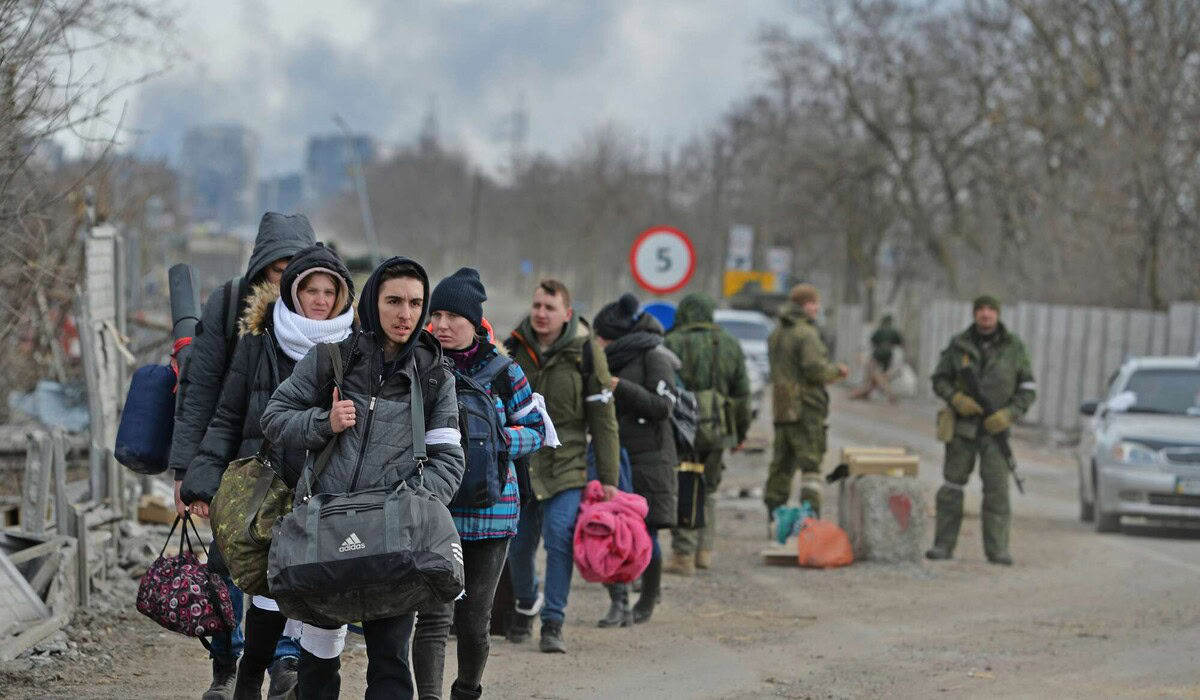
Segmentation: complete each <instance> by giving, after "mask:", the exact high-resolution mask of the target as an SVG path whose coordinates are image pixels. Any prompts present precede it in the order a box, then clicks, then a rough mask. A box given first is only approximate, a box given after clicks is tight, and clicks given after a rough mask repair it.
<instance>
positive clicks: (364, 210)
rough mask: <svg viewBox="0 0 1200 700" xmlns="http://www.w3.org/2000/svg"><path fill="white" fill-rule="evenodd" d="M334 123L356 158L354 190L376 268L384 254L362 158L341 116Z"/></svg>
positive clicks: (335, 115) (334, 117) (334, 116)
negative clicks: (377, 234) (369, 197)
mask: <svg viewBox="0 0 1200 700" xmlns="http://www.w3.org/2000/svg"><path fill="white" fill-rule="evenodd" d="M333 122H334V123H335V124H337V125H338V128H340V129H341V130H342V133H343V134H345V135H346V142H347V144H349V146H350V151H351V153H352V155H353V156H354V189H356V190H358V208H359V211H360V212H361V214H362V222H363V231H364V232H365V233H366V235H367V245H368V246H370V248H371V266H372V267H376V266H378V265H379V264H380V263H382V262H383V253H382V252H380V250H379V238H378V236H376V235H375V219H374V218H372V217H371V200H370V199H368V197H367V176H366V173H365V172H364V171H363V163H362V157H361V156H360V155H359V153H358V149H357V148H355V147H354V135H353V134H352V133H351V132H350V126H349V125H348V124H346V120H345V119H342V117H341V115H340V114H334V115H333Z"/></svg>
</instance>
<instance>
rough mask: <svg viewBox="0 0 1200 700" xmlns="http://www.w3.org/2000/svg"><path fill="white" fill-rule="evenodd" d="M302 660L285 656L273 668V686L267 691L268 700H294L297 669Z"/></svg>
mask: <svg viewBox="0 0 1200 700" xmlns="http://www.w3.org/2000/svg"><path fill="white" fill-rule="evenodd" d="M299 663H300V660H299V659H297V658H295V657H294V656H285V657H283V658H282V659H280V660H278V661H276V662H275V664H274V665H273V666H271V686H270V687H269V688H268V689H267V700H294V698H295V690H296V667H297V666H298V665H299Z"/></svg>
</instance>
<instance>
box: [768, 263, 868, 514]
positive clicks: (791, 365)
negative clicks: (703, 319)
mask: <svg viewBox="0 0 1200 700" xmlns="http://www.w3.org/2000/svg"><path fill="white" fill-rule="evenodd" d="M820 312H821V297H820V294H819V293H818V292H817V289H816V288H815V287H813V286H812V285H809V284H799V285H796V286H795V287H793V288H792V291H791V293H790V294H789V295H788V303H787V304H785V305H784V307H783V309H782V310H781V311H780V314H779V326H778V327H777V328H776V329H775V330H774V331H772V333H771V337H770V338H769V339H768V340H767V352H768V355H769V357H770V361H771V389H772V399H773V401H772V405H773V408H774V412H775V446H774V452H775V454H774V458H773V459H772V460H771V471H770V474H769V475H768V476H767V485H766V488H765V489H764V492H763V502H764V503H765V504H766V506H767V518H768V520H770V519H771V518H772V516H773V514H774V512H775V509H776V508H778V507H779V506H782V505H785V504H787V500H788V494H789V493H790V492H791V490H792V480H793V478H794V477H795V474H796V470H797V469H799V470H800V501H801V502H802V503H803V502H805V501H807V502H808V504H809V506H810V507H811V508H812V509H813V510H814V511H815V512H816V513H817V514H818V515H819V514H820V512H821V490H822V486H823V484H822V482H821V460H822V459H823V458H824V457H825V419H826V418H827V417H828V416H829V393H828V392H827V391H826V390H825V386H826V385H827V384H830V383H832V382H835V381H837V380H839V379H843V378H845V377H846V375H847V374H849V369H848V368H847V367H846V366H845V365H842V364H833V363H832V362H830V361H829V353H828V351H827V350H826V348H825V343H823V342H822V341H821V334H820V330H819V329H818V328H817V321H816V318H817V316H818V315H819V314H820Z"/></svg>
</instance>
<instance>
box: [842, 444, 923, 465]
mask: <svg viewBox="0 0 1200 700" xmlns="http://www.w3.org/2000/svg"><path fill="white" fill-rule="evenodd" d="M904 454H907V453H906V451H905V449H904V448H903V447H843V448H842V456H841V457H840V458H839V460H838V464H849V463H850V458H851V457H853V456H855V455H858V456H860V457H871V456H876V457H878V456H892V457H895V456H902V455H904Z"/></svg>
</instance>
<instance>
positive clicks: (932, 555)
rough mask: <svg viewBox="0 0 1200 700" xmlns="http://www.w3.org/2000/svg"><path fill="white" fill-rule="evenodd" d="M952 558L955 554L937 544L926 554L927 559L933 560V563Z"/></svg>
mask: <svg viewBox="0 0 1200 700" xmlns="http://www.w3.org/2000/svg"><path fill="white" fill-rule="evenodd" d="M952 556H954V554H953V553H952V552H951V551H950V550H948V549H946V548H945V547H940V546H938V545H936V544H935V545H934V546H932V547H930V548H929V551H927V552H925V558H926V559H932V560H933V561H941V560H943V559H949V558H951V557H952Z"/></svg>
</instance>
